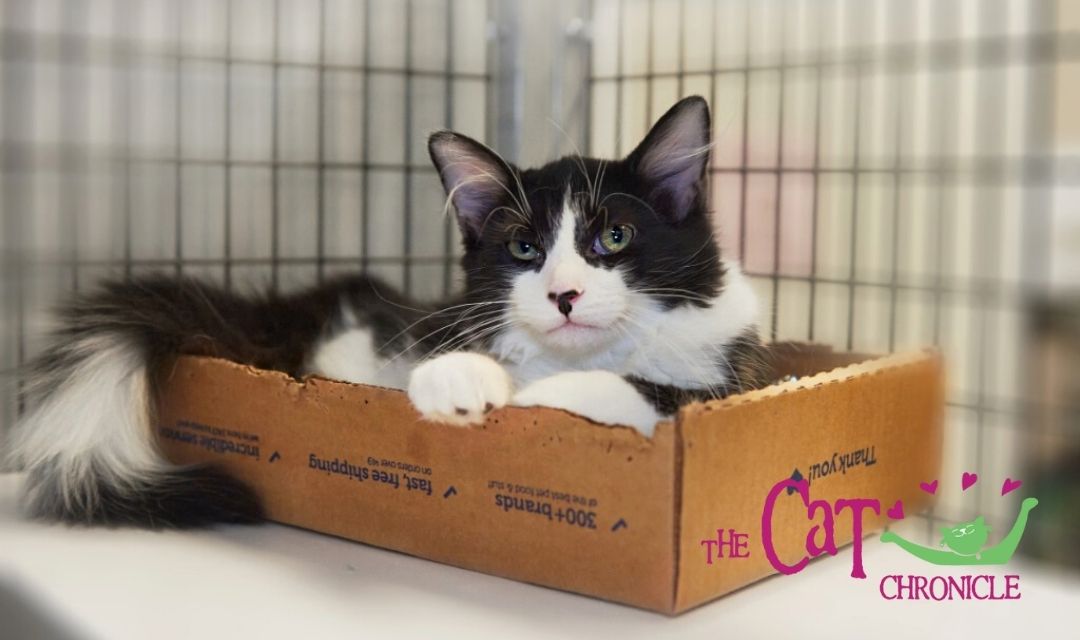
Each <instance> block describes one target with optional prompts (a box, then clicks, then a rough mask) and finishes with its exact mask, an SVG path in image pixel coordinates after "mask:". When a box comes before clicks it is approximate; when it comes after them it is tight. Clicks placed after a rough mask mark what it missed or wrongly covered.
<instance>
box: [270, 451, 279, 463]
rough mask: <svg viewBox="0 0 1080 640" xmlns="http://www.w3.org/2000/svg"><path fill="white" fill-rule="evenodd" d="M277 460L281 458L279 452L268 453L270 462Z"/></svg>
mask: <svg viewBox="0 0 1080 640" xmlns="http://www.w3.org/2000/svg"><path fill="white" fill-rule="evenodd" d="M278 460H281V454H280V453H278V452H277V451H275V452H274V453H272V454H270V462H277V461H278Z"/></svg>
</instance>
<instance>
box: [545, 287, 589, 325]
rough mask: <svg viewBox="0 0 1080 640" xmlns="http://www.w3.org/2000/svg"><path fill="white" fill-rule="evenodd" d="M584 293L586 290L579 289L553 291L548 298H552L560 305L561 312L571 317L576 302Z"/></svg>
mask: <svg viewBox="0 0 1080 640" xmlns="http://www.w3.org/2000/svg"><path fill="white" fill-rule="evenodd" d="M584 293H585V292H584V291H577V290H576V289H570V290H569V291H563V292H562V293H556V292H554V291H552V292H550V293H548V300H551V301H552V302H554V303H555V305H556V306H558V307H559V313H561V314H563V315H564V316H566V317H568V318H569V317H570V312H571V311H573V310H574V302H576V301H577V299H578V298H580V297H581V296H582V295H583V294H584Z"/></svg>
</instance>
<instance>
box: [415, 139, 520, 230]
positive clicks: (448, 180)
mask: <svg viewBox="0 0 1080 640" xmlns="http://www.w3.org/2000/svg"><path fill="white" fill-rule="evenodd" d="M428 153H429V154H430V155H431V161H432V162H433V163H434V164H435V168H436V169H438V171H439V177H440V178H441V179H442V183H443V187H444V188H445V189H446V194H447V196H448V197H449V198H450V200H451V201H452V202H453V204H454V209H455V210H456V211H457V219H458V226H460V227H461V233H462V235H464V237H465V238H466V239H467V240H469V241H476V240H477V239H478V238H479V236H480V234H481V232H482V231H483V228H484V224H485V223H486V222H487V220H488V218H489V217H490V216H491V213H492V212H493V211H495V209H496V208H497V207H499V206H501V205H503V204H504V203H505V202H506V200H507V199H508V198H510V197H511V195H510V194H511V191H510V188H511V187H510V185H511V184H514V183H515V182H514V181H515V175H514V172H515V171H516V169H515V168H514V167H513V166H512V165H510V164H509V163H507V162H506V161H505V160H503V159H502V157H501V156H499V154H497V153H495V152H494V151H492V150H491V149H489V148H488V147H487V146H485V145H483V144H481V143H479V142H477V141H476V140H473V139H472V138H470V137H468V136H464V135H461V134H460V133H455V132H453V131H439V132H436V133H434V134H432V135H431V137H430V138H428ZM518 206H520V205H518Z"/></svg>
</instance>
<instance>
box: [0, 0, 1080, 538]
mask: <svg viewBox="0 0 1080 640" xmlns="http://www.w3.org/2000/svg"><path fill="white" fill-rule="evenodd" d="M1077 14H1080V11H1076V10H1075V9H1073V8H1071V7H1070V6H1069V5H1068V4H1067V3H1058V2H1054V1H1052V0H1031V1H1027V2H1023V1H1014V0H986V1H976V0H919V1H917V2H909V1H901V0H873V1H863V0H790V1H782V0H768V1H764V2H761V1H751V0H559V1H556V2H545V3H537V2H516V1H514V0H366V1H364V0H317V1H308V0H186V1H182V0H81V1H76V0H46V1H34V2H31V1H30V0H0V150H2V153H0V215H2V218H0V220H2V226H0V234H2V240H0V243H2V250H3V260H2V268H3V272H2V276H0V286H2V287H3V290H2V300H3V309H2V313H0V368H2V369H4V370H8V371H11V370H16V369H17V367H18V366H19V365H20V364H21V363H23V362H25V361H26V360H27V359H28V358H29V357H31V356H32V355H33V354H34V353H35V351H36V350H37V349H39V348H40V345H41V338H42V335H43V334H44V332H45V331H46V329H47V328H48V316H47V310H48V308H49V306H50V305H51V304H52V303H53V302H55V301H56V300H58V299H60V298H61V297H62V296H65V295H68V294H69V293H70V292H72V291H77V290H79V289H82V288H84V287H87V286H90V285H92V284H93V283H94V282H95V281H96V280H98V279H100V278H102V277H105V276H126V275H131V274H135V273H143V272H146V271H166V272H171V273H176V274H194V275H198V276H202V277H206V278H211V279H214V280H217V281H220V282H224V283H225V284H226V285H228V286H233V287H253V286H270V287H273V288H281V289H287V288H293V287H298V286H303V285H306V284H309V283H312V282H315V281H317V280H319V279H321V278H324V277H326V276H328V275H330V274H333V273H336V272H340V271H343V270H355V269H362V270H368V271H372V272H377V273H378V274H379V275H381V276H383V277H384V278H386V279H388V280H389V281H391V282H392V283H394V284H396V285H398V286H400V287H402V288H403V289H405V290H406V291H408V292H409V293H411V294H414V295H418V296H420V297H428V298H430V297H437V296H441V295H444V294H446V293H447V292H449V291H451V290H453V288H454V287H455V286H456V283H457V281H458V276H459V274H458V273H457V266H456V259H457V256H458V250H459V249H458V238H457V229H456V226H455V225H454V224H453V223H452V221H451V220H450V219H449V217H448V216H445V215H444V214H445V197H444V194H443V193H442V190H441V188H440V186H439V184H438V180H437V179H436V176H435V173H434V171H433V170H432V168H431V166H430V163H429V161H428V158H427V153H426V147H425V140H426V135H427V134H428V133H429V132H431V131H433V130H435V129H439V128H453V129H457V130H460V131H462V132H464V133H466V134H468V135H471V136H473V137H476V138H478V139H480V140H484V141H486V142H488V143H489V144H491V145H492V146H493V147H494V148H495V149H496V150H498V151H500V152H501V153H502V154H503V155H504V156H505V157H507V158H508V159H511V160H514V161H518V162H520V163H521V164H523V165H530V164H536V163H539V162H543V161H544V160H546V159H550V158H553V157H555V156H557V155H561V154H565V153H571V152H583V153H588V154H591V155H598V156H617V155H620V154H623V153H626V152H627V151H629V150H630V149H631V148H632V146H633V145H634V144H635V143H636V141H637V140H639V139H640V137H641V136H642V135H643V134H644V133H645V131H646V130H647V128H648V126H649V125H650V124H651V123H652V122H653V121H654V119H655V118H657V117H658V116H659V115H660V114H661V113H663V111H664V110H666V109H667V107H668V106H670V104H671V103H673V102H674V101H675V100H676V99H677V98H679V97H681V96H684V95H690V94H702V95H704V96H706V97H707V98H708V99H709V101H710V103H711V105H712V110H713V122H714V147H713V156H712V168H711V173H710V175H711V190H712V193H711V197H712V208H713V210H714V212H715V216H716V220H717V223H718V225H719V228H720V230H721V242H722V249H723V251H724V252H725V254H726V255H727V256H728V257H729V258H732V259H737V260H739V261H740V262H741V264H742V266H743V268H744V269H745V270H746V271H747V272H748V273H749V274H750V276H751V278H752V281H753V282H754V284H755V286H756V288H757V290H758V292H759V293H760V294H761V296H762V298H763V300H764V301H765V302H766V308H768V309H771V311H772V313H771V314H770V315H769V316H768V317H767V319H766V321H765V325H764V326H763V327H762V329H763V332H764V334H765V335H766V336H767V337H768V338H771V339H778V340H804V341H814V342H821V343H826V344H830V345H833V346H835V347H836V348H839V349H845V350H856V351H863V352H886V351H894V350H899V349H905V348H912V347H921V346H925V345H937V346H939V347H940V348H941V349H942V350H943V351H944V352H945V354H946V358H947V362H948V363H949V373H950V377H949V380H950V382H949V384H950V387H949V403H948V415H947V418H948V426H947V430H946V468H945V470H944V471H943V473H942V477H943V478H945V479H946V482H945V483H943V487H946V486H947V485H949V484H950V483H949V480H948V479H951V478H959V476H960V474H961V472H962V471H967V470H973V469H977V470H979V473H980V474H981V475H983V477H984V478H986V480H987V481H986V482H983V483H979V484H978V485H976V487H975V488H974V489H973V490H972V491H971V492H968V493H966V494H964V493H962V492H961V491H960V489H959V487H958V486H957V487H955V490H952V489H946V490H944V491H943V495H942V496H941V500H940V502H939V505H938V507H937V511H936V513H931V514H927V522H928V525H929V526H928V527H927V532H928V533H930V532H931V530H932V529H936V525H937V524H940V523H941V522H945V521H949V522H951V521H960V520H964V519H966V518H969V517H973V516H974V515H977V514H982V515H986V516H987V519H988V521H989V522H990V523H991V525H994V524H997V525H998V526H1000V527H1002V530H1004V527H1005V525H1006V524H1007V523H1006V522H1005V521H1006V520H1009V519H1010V518H1011V514H1012V513H1014V512H1015V511H1014V508H1013V505H1012V504H1011V503H1010V502H1008V501H1006V500H1003V499H1001V498H1000V496H998V495H996V493H995V491H994V487H993V486H992V482H993V481H996V480H999V479H1000V478H1004V477H1005V476H1006V475H1009V474H1013V475H1015V474H1017V473H1020V472H1021V470H1022V466H1021V465H1023V464H1024V461H1025V460H1026V459H1027V458H1026V457H1025V451H1027V450H1028V449H1029V448H1030V447H1031V446H1032V445H1031V443H1032V441H1034V440H1036V439H1039V441H1040V442H1042V443H1043V444H1041V445H1040V447H1041V448H1043V449H1045V448H1047V445H1046V444H1045V443H1046V442H1050V443H1051V445H1050V446H1049V448H1050V449H1051V450H1053V449H1055V448H1057V449H1059V450H1075V449H1076V447H1077V446H1078V443H1080V433H1078V430H1077V427H1076V425H1077V420H1075V419H1071V418H1067V419H1065V420H1049V421H1032V420H1030V419H1029V416H1030V415H1031V412H1030V405H1031V398H1033V397H1034V396H1033V395H1032V394H1031V393H1030V391H1031V389H1030V386H1031V378H1030V376H1029V375H1028V374H1029V372H1030V371H1031V370H1032V368H1033V367H1035V366H1036V365H1035V364H1034V363H1033V362H1032V361H1031V358H1029V355H1030V354H1031V353H1032V352H1033V351H1032V349H1031V348H1030V347H1031V346H1032V345H1033V344H1035V343H1037V342H1038V341H1039V340H1040V338H1039V336H1038V335H1035V334H1034V333H1033V330H1032V327H1033V326H1038V323H1033V322H1031V318H1032V317H1033V314H1036V315H1037V314H1039V313H1041V312H1040V311H1038V310H1039V309H1044V308H1045V306H1044V305H1045V304H1047V303H1048V302H1049V303H1050V304H1055V303H1057V302H1060V301H1061V300H1063V299H1064V298H1065V294H1063V293H1062V292H1063V291H1065V290H1067V289H1068V288H1069V286H1070V285H1071V284H1075V278H1074V276H1075V261H1076V257H1077V255H1080V249H1078V247H1077V243H1076V241H1075V229H1076V227H1077V225H1076V224H1075V216H1074V215H1073V212H1071V211H1070V210H1069V207H1068V206H1067V204H1068V203H1067V196H1068V193H1069V189H1070V188H1071V187H1072V186H1073V185H1074V183H1075V182H1076V178H1077V176H1076V175H1075V167H1076V158H1077V156H1076V146H1077V145H1078V144H1080V134H1078V133H1077V132H1078V131H1080V117H1078V116H1076V115H1075V113H1076V112H1080V109H1077V110H1076V111H1075V112H1074V111H1073V110H1071V109H1069V108H1068V105H1069V104H1071V103H1070V102H1069V101H1070V100H1073V99H1074V97H1073V93H1072V92H1073V91H1074V89H1072V88H1071V87H1070V86H1069V85H1068V83H1066V82H1065V81H1064V78H1065V76H1066V75H1067V74H1068V72H1069V70H1070V69H1071V70H1073V71H1075V69H1076V65H1077V64H1078V63H1080V46H1077V45H1080V30H1078V29H1080V15H1077ZM1070 136H1071V137H1070ZM1070 144H1071V145H1072V147H1070ZM1070 153H1071V155H1070ZM1070 216H1071V217H1070ZM1070 224H1071V225H1072V226H1069V225H1070ZM1070 229H1071V230H1072V234H1073V235H1072V236H1071V237H1072V238H1073V239H1072V240H1070V239H1069V238H1070V236H1069V233H1067V232H1066V233H1062V231H1068V230H1070ZM1070 277H1073V279H1072V280H1070ZM1067 395H1068V394H1065V395H1062V396H1060V397H1057V396H1055V399H1054V400H1052V402H1051V403H1052V404H1053V403H1057V404H1055V405H1054V406H1058V405H1061V406H1062V407H1064V406H1065V405H1067V404H1068V402H1070V401H1069V400H1067ZM20 411H21V405H20V399H19V395H18V387H17V385H9V386H6V387H4V391H3V395H2V396H0V433H2V431H3V430H4V429H6V428H8V426H9V425H11V424H12V423H13V421H14V420H15V418H16V417H17V415H18V414H19V412H20ZM1062 411H1063V412H1066V413H1063V414H1062V415H1071V416H1075V415H1077V412H1075V410H1071V411H1073V413H1071V414H1068V413H1067V408H1065V409H1062ZM1040 425H1052V426H1045V428H1044V427H1043V426H1040ZM1040 429H1042V431H1039V430H1040ZM1075 481H1076V479H1075V477H1073V478H1072V480H1071V482H1074V483H1075ZM951 484H959V483H958V482H956V483H951ZM1074 486H1075V485H1074ZM972 494H974V496H973V495H972ZM1074 522H1075V521H1074ZM1033 526H1034V525H1033Z"/></svg>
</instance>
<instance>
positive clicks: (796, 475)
mask: <svg viewBox="0 0 1080 640" xmlns="http://www.w3.org/2000/svg"><path fill="white" fill-rule="evenodd" d="M791 479H792V480H794V481H795V482H798V481H799V480H802V479H803V475H802V473H801V472H800V471H799V470H798V469H796V470H795V472H794V473H792V474H791ZM794 493H795V487H788V488H787V494H788V495H789V496H790V495H792V494H794Z"/></svg>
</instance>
